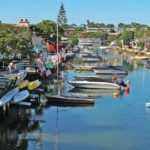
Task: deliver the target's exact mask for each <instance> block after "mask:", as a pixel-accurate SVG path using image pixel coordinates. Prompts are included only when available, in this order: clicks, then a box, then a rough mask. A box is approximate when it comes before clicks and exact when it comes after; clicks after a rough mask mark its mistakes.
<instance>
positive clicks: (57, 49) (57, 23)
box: [56, 22, 59, 77]
mask: <svg viewBox="0 0 150 150" xmlns="http://www.w3.org/2000/svg"><path fill="white" fill-rule="evenodd" d="M56 25H57V28H56V30H57V38H56V50H57V77H58V72H59V70H58V69H59V68H58V22H57V23H56Z"/></svg>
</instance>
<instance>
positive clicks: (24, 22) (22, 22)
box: [17, 19, 29, 28]
mask: <svg viewBox="0 0 150 150" xmlns="http://www.w3.org/2000/svg"><path fill="white" fill-rule="evenodd" d="M17 26H19V27H27V28H29V21H28V19H21V20H20V22H19V23H18V24H17Z"/></svg>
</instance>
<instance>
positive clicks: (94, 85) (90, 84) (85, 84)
mask: <svg viewBox="0 0 150 150" xmlns="http://www.w3.org/2000/svg"><path fill="white" fill-rule="evenodd" d="M69 84H71V85H73V86H74V87H76V88H86V89H120V88H121V86H120V85H118V84H116V83H112V82H97V81H86V80H83V81H81V80H74V81H69Z"/></svg>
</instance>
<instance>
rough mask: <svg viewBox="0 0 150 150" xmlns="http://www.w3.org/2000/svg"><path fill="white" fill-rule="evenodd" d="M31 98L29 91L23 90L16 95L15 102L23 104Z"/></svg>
mask: <svg viewBox="0 0 150 150" xmlns="http://www.w3.org/2000/svg"><path fill="white" fill-rule="evenodd" d="M28 97H29V91H28V90H23V91H20V92H18V93H16V94H15V96H14V98H13V101H14V102H15V103H18V102H21V101H23V100H25V99H27V98H28Z"/></svg>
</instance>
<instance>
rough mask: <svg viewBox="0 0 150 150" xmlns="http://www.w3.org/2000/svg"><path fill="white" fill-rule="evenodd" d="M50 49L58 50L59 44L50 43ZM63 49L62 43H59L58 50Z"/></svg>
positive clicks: (52, 50)
mask: <svg viewBox="0 0 150 150" xmlns="http://www.w3.org/2000/svg"><path fill="white" fill-rule="evenodd" d="M47 48H48V50H50V51H51V52H56V50H57V45H56V44H50V45H48V47H47ZM61 49H62V44H60V43H59V44H58V50H61Z"/></svg>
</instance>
